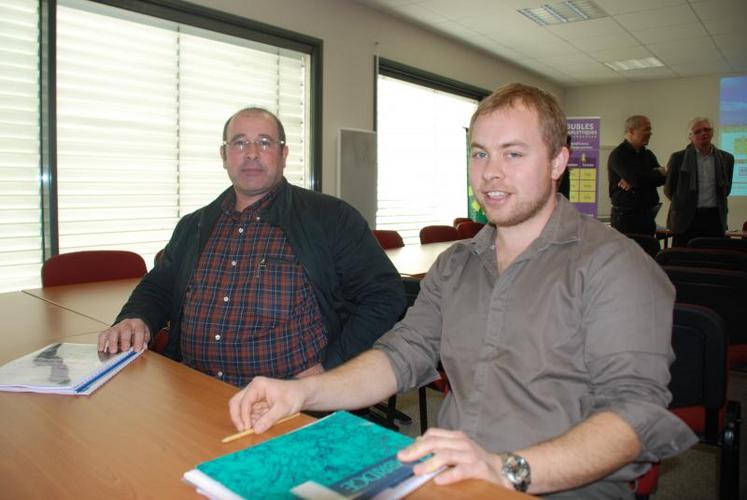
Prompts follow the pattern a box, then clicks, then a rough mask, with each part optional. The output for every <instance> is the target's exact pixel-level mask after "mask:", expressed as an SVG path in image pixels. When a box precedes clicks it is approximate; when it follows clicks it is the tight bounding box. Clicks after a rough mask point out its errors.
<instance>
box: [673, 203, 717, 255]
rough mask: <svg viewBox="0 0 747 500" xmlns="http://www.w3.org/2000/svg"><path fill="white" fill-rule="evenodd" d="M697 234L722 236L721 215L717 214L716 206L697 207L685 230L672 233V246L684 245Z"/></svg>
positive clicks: (697, 235)
mask: <svg viewBox="0 0 747 500" xmlns="http://www.w3.org/2000/svg"><path fill="white" fill-rule="evenodd" d="M699 236H706V237H714V238H723V237H724V229H723V228H722V227H721V215H719V212H718V208H715V207H714V208H699V209H697V210H696V211H695V216H694V217H693V220H692V222H691V223H690V227H688V228H687V231H685V232H684V233H680V234H675V235H674V241H673V242H672V246H675V247H686V246H687V244H688V242H689V241H690V240H691V239H693V238H697V237H699Z"/></svg>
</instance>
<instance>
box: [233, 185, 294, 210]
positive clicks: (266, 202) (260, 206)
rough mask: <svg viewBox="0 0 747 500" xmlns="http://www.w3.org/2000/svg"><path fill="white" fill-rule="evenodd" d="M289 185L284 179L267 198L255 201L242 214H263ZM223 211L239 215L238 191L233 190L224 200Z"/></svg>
mask: <svg viewBox="0 0 747 500" xmlns="http://www.w3.org/2000/svg"><path fill="white" fill-rule="evenodd" d="M287 183H288V181H287V180H286V179H285V177H283V178H282V179H281V180H280V182H279V183H278V185H277V186H275V187H274V188H272V189H271V190H270V191H269V192H268V193H267V194H266V195H265V196H263V197H262V198H260V199H259V200H257V201H255V202H254V203H252V204H251V205H249V206H248V207H246V208H245V209H244V210H242V211H241V213H242V214H253V213H257V212H261V211H264V210H266V209H267V208H268V207H269V206H270V205H272V203H273V202H274V201H275V199H276V198H277V196H278V193H279V192H280V190H281V189H283V187H284V186H285V185H286V184H287ZM221 210H223V212H225V213H226V214H228V215H231V214H234V213H239V212H238V211H237V210H236V191H234V190H233V189H231V190H230V191H229V193H228V196H226V197H225V198H224V199H223V202H222V203H221Z"/></svg>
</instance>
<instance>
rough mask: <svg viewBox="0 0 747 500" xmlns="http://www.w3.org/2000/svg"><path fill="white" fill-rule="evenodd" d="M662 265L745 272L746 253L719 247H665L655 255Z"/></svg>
mask: <svg viewBox="0 0 747 500" xmlns="http://www.w3.org/2000/svg"><path fill="white" fill-rule="evenodd" d="M656 262H658V263H659V264H661V265H662V266H686V267H710V268H716V269H731V270H733V271H743V272H747V253H744V252H737V251H735V250H722V249H720V248H689V247H688V248H682V247H676V248H665V249H664V250H662V251H661V252H660V253H659V254H657V255H656Z"/></svg>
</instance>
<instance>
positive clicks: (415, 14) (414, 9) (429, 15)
mask: <svg viewBox="0 0 747 500" xmlns="http://www.w3.org/2000/svg"><path fill="white" fill-rule="evenodd" d="M397 12H398V13H399V14H400V15H402V16H404V17H406V18H407V19H409V20H411V21H415V22H417V23H418V24H432V23H443V22H447V21H448V19H446V18H445V17H444V16H442V15H441V14H438V13H436V12H433V11H431V10H428V9H423V8H422V7H420V6H419V5H403V6H400V7H398V8H397Z"/></svg>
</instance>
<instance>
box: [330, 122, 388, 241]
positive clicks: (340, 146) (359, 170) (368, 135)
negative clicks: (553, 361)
mask: <svg viewBox="0 0 747 500" xmlns="http://www.w3.org/2000/svg"><path fill="white" fill-rule="evenodd" d="M376 161H377V157H376V132H373V131H371V130H358V129H350V128H341V129H339V131H338V134H337V196H338V197H339V198H342V199H343V200H345V201H347V202H348V203H350V204H351V205H352V206H354V207H355V208H356V209H357V210H358V211H359V212H360V213H361V215H363V218H364V219H366V221H367V222H368V225H369V226H370V227H371V228H375V227H376V206H377V182H378V174H377V164H376Z"/></svg>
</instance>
